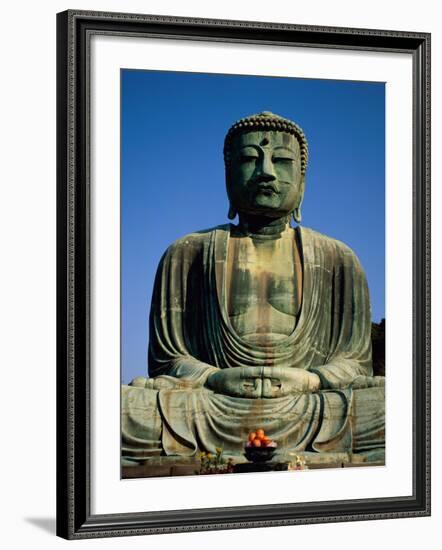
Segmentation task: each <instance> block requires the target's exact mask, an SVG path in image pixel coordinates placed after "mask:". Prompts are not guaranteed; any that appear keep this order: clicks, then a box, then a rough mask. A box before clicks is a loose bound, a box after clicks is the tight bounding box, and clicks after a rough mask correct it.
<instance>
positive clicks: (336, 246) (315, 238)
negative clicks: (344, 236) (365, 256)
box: [301, 227, 359, 263]
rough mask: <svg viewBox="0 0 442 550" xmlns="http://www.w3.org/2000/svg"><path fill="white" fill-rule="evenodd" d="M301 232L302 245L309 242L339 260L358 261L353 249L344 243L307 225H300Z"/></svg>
mask: <svg viewBox="0 0 442 550" xmlns="http://www.w3.org/2000/svg"><path fill="white" fill-rule="evenodd" d="M301 234H302V241H303V245H308V244H310V245H311V246H313V247H314V248H317V249H321V250H323V251H324V252H326V253H327V252H328V253H329V255H331V256H332V257H334V258H336V259H338V258H339V259H340V260H341V261H348V262H351V263H354V262H356V263H359V260H358V257H357V255H356V253H355V251H354V250H353V249H351V248H350V247H349V246H348V245H347V244H346V243H344V242H342V241H340V240H338V239H335V238H333V237H329V236H328V235H324V233H320V232H319V231H316V230H314V229H311V228H308V227H302V229H301Z"/></svg>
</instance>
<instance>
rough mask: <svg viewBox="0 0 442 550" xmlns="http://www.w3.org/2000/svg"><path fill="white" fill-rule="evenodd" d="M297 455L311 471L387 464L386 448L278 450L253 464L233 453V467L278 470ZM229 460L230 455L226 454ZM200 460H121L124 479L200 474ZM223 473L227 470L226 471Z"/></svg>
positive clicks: (241, 470)
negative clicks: (337, 450)
mask: <svg viewBox="0 0 442 550" xmlns="http://www.w3.org/2000/svg"><path fill="white" fill-rule="evenodd" d="M295 456H299V457H301V458H303V459H304V460H305V462H306V466H307V469H308V470H317V469H323V468H324V469H325V468H351V467H358V466H385V450H384V449H375V450H372V451H367V452H365V453H357V454H352V453H309V452H299V453H288V454H285V453H279V454H277V455H276V456H275V457H274V459H273V460H272V461H269V462H261V463H253V462H248V461H247V460H246V458H245V457H244V456H243V455H235V456H231V457H230V458H232V460H233V463H234V468H233V473H252V472H253V473H256V472H277V471H287V470H289V464H290V463H291V462H292V463H293V461H294V460H295ZM225 458H226V459H227V458H229V457H227V456H226V457H225ZM200 468H201V463H200V461H199V459H197V458H194V457H191V458H182V457H178V456H157V457H151V458H148V459H145V460H143V461H135V460H130V459H129V460H126V459H124V460H123V461H122V466H121V477H122V479H134V478H146V477H166V476H167V477H169V476H189V475H198V474H200ZM223 473H224V472H223Z"/></svg>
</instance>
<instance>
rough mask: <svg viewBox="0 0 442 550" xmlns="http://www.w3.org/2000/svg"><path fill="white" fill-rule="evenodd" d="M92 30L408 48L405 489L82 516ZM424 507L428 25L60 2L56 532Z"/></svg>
mask: <svg viewBox="0 0 442 550" xmlns="http://www.w3.org/2000/svg"><path fill="white" fill-rule="evenodd" d="M93 34H108V35H131V36H138V37H143V36H155V37H165V38H167V39H177V40H188V39H192V40H204V41H207V40H208V41H225V42H240V43H253V44H270V45H285V46H288V47H291V46H304V47H311V48H338V49H352V50H365V51H381V52H390V53H395V52H396V53H408V54H411V55H412V59H413V115H412V116H413V161H414V162H413V494H412V495H411V496H409V497H395V496H392V497H388V498H377V499H360V500H342V501H327V502H311V503H302V504H281V505H276V504H274V505H250V506H238V507H229V508H208V509H191V510H174V511H157V512H142V511H140V512H139V513H121V514H110V515H92V514H91V510H90V410H91V409H90V354H89V351H90V311H89V310H90V287H89V275H90V267H89V266H90V244H89V227H90V216H91V211H90V203H89V172H88V170H89V146H90V143H89V125H88V124H89V122H88V121H89V97H88V93H89V92H88V82H89V79H88V71H89V55H90V54H89V41H90V38H91V36H92V35H93ZM426 515H430V35H429V34H427V33H417V32H416V33H411V32H398V31H385V30H368V29H349V28H332V27H315V26H304V25H289V24H279V23H260V22H247V21H225V20H209V19H197V18H195V19H193V18H180V17H168V16H158V15H135V14H120V13H101V12H88V11H77V10H68V11H65V12H62V13H59V14H58V15H57V535H59V536H61V537H64V538H67V539H81V538H92V537H113V536H127V535H142V534H158V533H170V532H184V531H201V530H214V529H236V528H245V527H266V526H276V525H295V524H307V523H319V522H343V521H357V520H369V519H389V518H403V517H417V516H426Z"/></svg>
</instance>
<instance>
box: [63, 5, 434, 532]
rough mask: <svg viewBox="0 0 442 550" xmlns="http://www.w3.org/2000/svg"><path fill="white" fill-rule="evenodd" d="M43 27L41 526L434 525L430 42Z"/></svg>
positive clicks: (399, 36) (345, 33)
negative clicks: (53, 467) (50, 460)
mask: <svg viewBox="0 0 442 550" xmlns="http://www.w3.org/2000/svg"><path fill="white" fill-rule="evenodd" d="M57 24H58V27H57V28H58V60H57V64H58V81H57V85H58V88H57V90H58V106H57V119H58V130H57V139H58V152H57V158H58V167H57V177H58V384H57V386H58V405H57V412H58V424H57V437H58V444H57V451H58V471H57V491H58V492H57V510H58V512H57V533H58V534H59V535H60V536H62V537H65V538H69V539H76V538H85V537H97V536H122V535H129V534H150V533H166V532H176V531H189V530H208V529H228V528H238V527H257V526H274V525H290V524H299V523H314V522H327V521H347V520H358V519H361V520H362V519H375V518H395V517H413V516H421V515H428V514H429V513H430V462H429V460H430V455H429V449H430V440H429V422H430V419H429V406H430V403H429V384H430V372H429V368H430V365H429V357H430V352H429V346H430V334H429V319H430V317H429V315H430V294H429V292H430V291H429V269H430V265H429V261H430V226H429V223H430V220H429V189H430V187H429V186H430V172H429V169H430V168H429V167H430V163H429V150H430V149H429V140H430V128H429V109H430V87H429V78H430V77H429V70H430V51H429V44H430V36H429V35H428V34H425V33H402V32H396V31H395V32H392V31H380V30H379V31H374V30H362V29H343V28H319V27H305V26H297V25H282V24H273V23H256V22H244V21H220V20H204V19H182V18H175V17H167V16H149V15H133V14H116V13H98V12H82V11H71V10H70V11H67V12H63V13H61V14H59V15H58V23H57ZM208 474H212V475H208ZM213 474H214V475H213Z"/></svg>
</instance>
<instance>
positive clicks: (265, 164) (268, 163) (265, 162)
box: [258, 155, 276, 181]
mask: <svg viewBox="0 0 442 550" xmlns="http://www.w3.org/2000/svg"><path fill="white" fill-rule="evenodd" d="M259 168H260V169H259V174H258V175H259V177H260V178H261V179H264V180H266V181H267V180H274V179H276V176H275V172H274V169H273V163H272V159H271V156H270V155H264V156H263V158H262V162H261V165H260V167H259Z"/></svg>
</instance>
